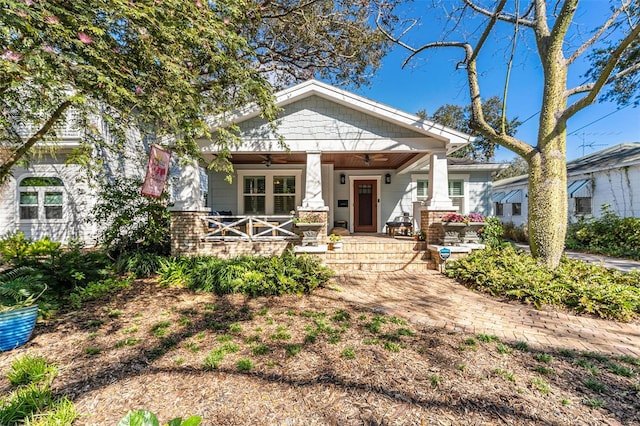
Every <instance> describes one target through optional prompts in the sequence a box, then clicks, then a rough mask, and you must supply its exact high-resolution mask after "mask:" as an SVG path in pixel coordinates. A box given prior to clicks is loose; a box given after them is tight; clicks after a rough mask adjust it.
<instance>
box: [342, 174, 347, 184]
mask: <svg viewBox="0 0 640 426" xmlns="http://www.w3.org/2000/svg"><path fill="white" fill-rule="evenodd" d="M345 183H347V177H346V176H345V175H344V173H340V185H344V184H345Z"/></svg>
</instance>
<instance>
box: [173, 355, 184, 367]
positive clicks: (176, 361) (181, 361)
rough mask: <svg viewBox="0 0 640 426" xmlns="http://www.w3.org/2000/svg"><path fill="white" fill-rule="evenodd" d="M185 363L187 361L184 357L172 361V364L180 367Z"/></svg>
mask: <svg viewBox="0 0 640 426" xmlns="http://www.w3.org/2000/svg"><path fill="white" fill-rule="evenodd" d="M186 361H187V360H186V359H185V358H184V357H182V356H179V357H177V358H176V359H174V360H173V362H174V363H175V364H176V365H182V364H184V363H185V362H186Z"/></svg>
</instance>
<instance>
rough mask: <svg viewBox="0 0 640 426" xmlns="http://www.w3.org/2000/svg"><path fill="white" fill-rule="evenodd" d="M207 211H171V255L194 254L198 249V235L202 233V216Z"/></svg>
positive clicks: (199, 244) (199, 243)
mask: <svg viewBox="0 0 640 426" xmlns="http://www.w3.org/2000/svg"><path fill="white" fill-rule="evenodd" d="M206 215H207V212H181V211H172V212H171V255H172V256H182V255H191V256H193V255H196V254H198V253H199V251H200V248H201V247H200V246H201V242H200V236H201V235H203V233H204V222H203V221H202V219H201V218H202V217H204V216H206Z"/></svg>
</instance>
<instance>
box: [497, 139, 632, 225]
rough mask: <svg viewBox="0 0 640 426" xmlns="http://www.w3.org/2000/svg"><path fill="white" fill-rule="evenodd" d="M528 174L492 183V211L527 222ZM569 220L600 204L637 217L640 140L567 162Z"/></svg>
mask: <svg viewBox="0 0 640 426" xmlns="http://www.w3.org/2000/svg"><path fill="white" fill-rule="evenodd" d="M528 192H529V191H528V176H527V175H522V176H516V177H512V178H508V179H502V180H499V181H496V182H494V183H493V196H492V200H493V203H494V211H495V215H496V216H497V217H498V218H500V220H501V221H502V222H504V223H507V222H513V223H514V224H515V225H516V226H520V225H523V224H526V223H527V218H528V203H527V200H528ZM567 197H568V198H569V203H568V207H569V221H570V222H575V221H576V220H578V219H579V218H581V217H585V218H590V217H596V218H597V217H600V216H601V215H602V211H603V210H602V206H603V205H605V204H606V205H608V206H609V209H610V211H612V212H614V213H616V214H617V215H619V216H620V217H640V143H639V142H634V143H623V144H620V145H616V146H612V147H610V148H607V149H604V150H601V151H597V152H594V153H592V154H589V155H585V156H584V157H580V158H577V159H575V160H572V161H569V162H567Z"/></svg>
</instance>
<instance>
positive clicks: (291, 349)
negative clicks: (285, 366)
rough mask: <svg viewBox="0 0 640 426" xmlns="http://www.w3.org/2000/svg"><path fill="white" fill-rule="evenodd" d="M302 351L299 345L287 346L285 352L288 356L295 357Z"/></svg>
mask: <svg viewBox="0 0 640 426" xmlns="http://www.w3.org/2000/svg"><path fill="white" fill-rule="evenodd" d="M301 351H302V345H300V344H297V343H296V344H291V345H287V347H286V352H287V355H288V356H296V355H298V354H299V353H300V352H301Z"/></svg>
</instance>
